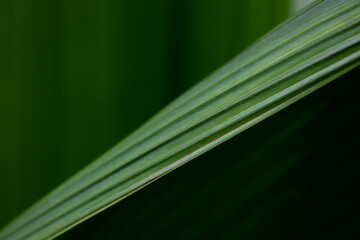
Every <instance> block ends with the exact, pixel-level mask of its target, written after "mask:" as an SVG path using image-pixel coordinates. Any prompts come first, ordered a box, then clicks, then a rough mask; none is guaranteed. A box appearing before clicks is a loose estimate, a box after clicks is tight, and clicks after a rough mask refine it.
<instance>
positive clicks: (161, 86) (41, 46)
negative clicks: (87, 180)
mask: <svg viewBox="0 0 360 240" xmlns="http://www.w3.org/2000/svg"><path fill="white" fill-rule="evenodd" d="M239 12H241V14H239ZM287 14H288V5H287V0H286V1H285V0H281V1H278V0H276V1H268V0H256V1H253V0H251V1H232V0H224V1H215V0H213V1H212V0H210V1H209V0H206V1H205V0H195V1H193V0H185V1H174V0H159V1H146V0H136V1H129V0H101V1H100V0H92V1H87V0H86V1H85V0H64V1H47V0H16V1H13V0H4V1H0V36H1V37H0V52H1V54H0V74H1V75H0V92H1V94H0V104H1V105H0V106H1V108H0V109H1V117H0V133H1V134H0V146H1V151H0V159H1V161H0V184H1V189H2V194H1V198H0V206H1V207H0V225H4V224H5V223H6V222H8V221H9V220H10V219H11V218H13V217H15V215H18V214H19V213H20V212H21V211H23V210H24V209H25V208H26V207H28V206H29V205H31V204H32V203H33V202H34V201H36V200H38V199H39V198H40V197H41V196H42V195H44V194H45V193H47V192H48V191H49V190H51V189H52V188H54V187H55V186H56V185H58V184H59V183H60V182H62V181H63V180H65V179H66V178H68V177H70V176H71V175H73V174H74V173H75V172H76V171H78V170H79V169H81V168H82V167H84V166H85V165H87V164H88V163H90V162H91V161H92V160H93V159H94V158H96V157H97V156H98V155H100V154H101V153H103V152H104V151H105V150H107V149H108V148H109V147H111V146H112V145H114V144H115V143H116V142H118V141H119V140H121V139H122V138H123V137H125V136H126V135H127V134H128V133H130V132H131V131H133V130H134V129H135V128H136V127H138V126H139V125H140V124H141V123H143V122H144V121H145V120H146V119H147V118H149V117H150V116H151V115H153V114H154V113H155V112H156V111H158V110H159V109H160V108H161V107H163V106H164V105H165V104H167V103H168V102H169V101H170V100H172V99H173V98H174V97H176V96H177V95H179V94H180V93H181V92H183V91H184V90H186V89H187V88H188V87H190V86H191V85H193V84H194V83H195V82H197V81H199V80H200V79H201V78H203V77H205V76H206V75H208V74H209V73H211V72H212V71H213V70H214V69H216V68H217V67H219V66H220V65H222V64H223V63H224V62H226V61H227V60H229V59H230V58H231V57H233V56H234V55H235V54H237V53H238V52H239V51H240V50H242V49H244V48H245V47H246V46H248V45H249V44H250V43H252V42H253V41H254V40H256V39H257V38H259V37H260V36H261V35H263V34H264V33H265V32H266V31H268V30H270V29H271V28H272V27H274V26H275V25H276V24H278V23H279V22H280V21H282V20H284V19H285V18H286V17H287ZM144 99H145V101H144Z"/></svg>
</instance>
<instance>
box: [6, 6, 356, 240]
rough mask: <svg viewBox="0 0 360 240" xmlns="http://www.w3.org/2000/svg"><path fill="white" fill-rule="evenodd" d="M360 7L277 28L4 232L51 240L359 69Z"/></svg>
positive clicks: (316, 13) (322, 10)
mask: <svg viewBox="0 0 360 240" xmlns="http://www.w3.org/2000/svg"><path fill="white" fill-rule="evenodd" d="M359 23H360V1H359V0H340V1H339V0H324V1H319V2H317V3H314V4H313V5H312V6H310V7H309V8H308V9H306V10H305V11H303V12H302V13H300V14H299V15H298V16H296V17H294V18H292V19H290V20H288V21H287V22H285V23H284V24H282V25H280V26H279V27H277V28H276V29H275V30H273V31H272V32H270V33H269V34H268V35H266V36H265V37H263V38H262V39H261V40H260V41H258V42H257V43H255V44H254V45H253V46H252V47H250V48H249V49H247V50H246V51H245V52H243V53H242V54H241V55H239V56H238V57H236V58H235V59H233V60H232V61H231V62H229V63H228V64H226V65H225V66H224V67H222V68H221V69H219V70H218V71H217V72H215V73H214V74H212V75H211V76H209V77H208V78H207V79H205V80H204V81H202V82H201V83H199V84H198V85H196V86H195V87H193V88H192V89H190V90H189V91H188V92H186V93H185V94H183V95H182V96H180V97H179V98H178V99H177V100H175V101H174V102H172V103H171V104H170V105H168V106H167V107H166V108H165V109H164V110H163V111H161V112H160V113H158V114H157V115H156V116H155V117H153V118H152V119H150V120H149V121H148V122H147V123H145V124H144V125H143V126H142V127H140V128H139V129H138V130H137V131H135V132H134V133H133V134H132V135H130V136H129V137H127V138H126V139H124V140H123V141H121V142H120V143H119V144H118V145H117V146H115V147H114V148H112V149H111V150H110V151H108V152H107V153H105V154H104V155H103V156H101V157H100V158H99V159H97V160H96V161H95V162H93V163H92V164H91V165H89V166H88V167H86V168H85V169H84V170H82V171H81V172H79V173H78V174H77V175H75V176H74V177H72V178H71V179H69V180H68V181H66V182H65V183H64V184H62V185H61V186H60V187H58V188H57V189H55V190H54V191H53V192H51V193H50V194H49V195H47V196H46V197H45V198H43V199H42V200H40V201H39V202H38V203H37V204H35V205H34V206H33V207H32V208H30V209H29V210H28V211H26V212H25V213H24V214H23V215H21V216H20V217H19V218H18V219H16V220H15V221H14V222H12V223H11V224H10V225H8V226H7V227H6V228H5V229H4V230H3V231H2V232H1V233H0V239H46V238H53V237H55V236H58V235H59V234H61V233H62V232H64V231H66V230H68V229H70V228H71V227H73V226H75V225H76V224H79V223H80V222H82V221H84V220H86V219H87V218H89V217H91V216H93V215H94V214H96V213H98V212H100V211H102V210H103V209H105V208H107V207H109V206H111V205H113V204H115V203H116V202H118V201H120V200H121V199H123V198H125V197H126V196H128V195H130V194H132V193H133V192H135V191H137V190H139V189H141V188H142V187H144V186H146V185H147V184H149V183H151V182H152V181H154V180H156V179H157V178H159V177H161V176H163V175H165V174H166V173H168V172H170V171H172V170H174V169H175V168H177V167H179V166H181V165H182V164H184V163H186V162H188V161H190V160H191V159H193V158H195V157H196V156H198V155H200V154H202V153H204V152H206V151H208V150H210V149H211V148H213V147H215V146H217V145H218V144H220V143H222V142H224V141H226V140H227V139H229V138H231V137H232V136H234V135H236V134H238V133H240V132H242V131H244V130H246V129H247V128H249V127H251V126H253V125H254V124H256V123H258V122H260V121H262V120H263V119H265V118H267V117H269V116H270V115H272V114H274V113H276V112H278V111H279V110H281V109H283V108H284V107H286V106H288V105H290V104H291V103H293V102H295V101H297V100H299V99H301V98H302V97H304V96H306V95H307V94H309V93H311V92H313V91H315V90H316V89H318V88H320V87H321V86H323V85H325V84H327V83H329V82H331V81H332V80H334V79H335V78H337V77H338V76H340V75H342V74H344V73H345V72H347V71H349V70H351V69H353V68H355V67H356V66H358V65H359V64H360V24H359Z"/></svg>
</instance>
